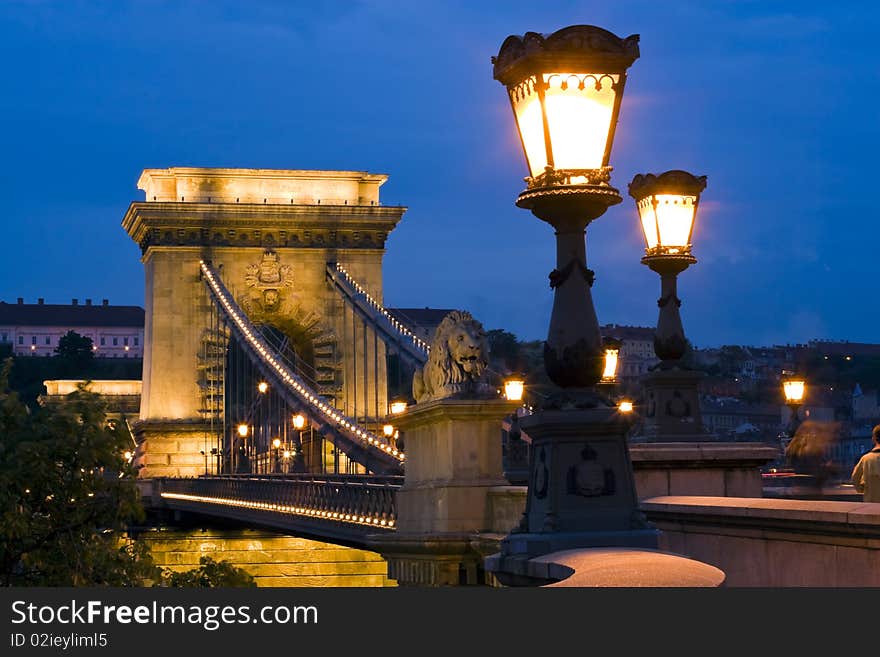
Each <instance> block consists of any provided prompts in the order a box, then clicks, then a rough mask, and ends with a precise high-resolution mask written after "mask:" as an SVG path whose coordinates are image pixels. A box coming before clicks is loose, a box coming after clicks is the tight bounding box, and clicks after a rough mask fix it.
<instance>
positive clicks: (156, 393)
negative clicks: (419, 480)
mask: <svg viewBox="0 0 880 657" xmlns="http://www.w3.org/2000/svg"><path fill="white" fill-rule="evenodd" d="M386 179H387V176H385V175H381V174H370V173H366V172H361V171H296V170H270V169H211V168H189V167H173V168H169V169H145V170H144V172H143V173H142V174H141V177H140V179H139V180H138V188H139V189H141V190H143V191H144V192H145V194H146V199H145V201H143V202H134V203H132V204H131V205H130V206H129V208H128V211H127V212H126V214H125V218H124V219H123V221H122V226H123V228H124V229H125V230H126V231H127V232H128V234H129V235H130V236H131V238H132V239H133V240H134V241H135V242H137V244H138V245H139V246H140V248H141V253H142V262H143V263H144V274H145V311H146V317H145V322H146V326H145V331H144V342H145V345H144V369H143V392H142V398H141V408H140V417H139V420H138V421H137V422H136V423H135V424H134V426H133V429H134V433H135V438H136V440H137V441H138V451H137V458H138V460H139V464H140V465H142V466H143V468H142V470H141V476H147V477H151V476H176V477H180V476H197V475H199V474H202V473H204V472H205V470H206V469H208V463H209V460H208V459H206V457H205V454H204V453H207V452H208V450H209V449H210V447H211V446H213V445H214V444H215V442H214V441H215V438H216V432H217V431H218V430H223V429H218V427H222V426H224V420H223V418H222V417H218V413H219V414H221V415H222V409H223V404H222V395H223V384H224V382H223V380H222V376H220V375H219V374H218V371H219V370H221V369H222V367H223V365H222V359H223V357H224V356H223V354H224V352H225V347H224V340H225V334H224V332H223V331H222V327H219V328H220V330H218V327H212V319H211V301H210V299H209V295H208V293H207V290H206V288H205V284H204V282H203V281H202V280H201V278H200V268H199V261H200V260H205V261H209V262H211V263H212V265H213V267H214V268H216V270H217V271H218V272H219V273H220V275H221V277H222V279H223V281H224V283H225V284H226V286H227V287H228V288H229V289H230V291H231V292H232V293H233V294H234V296H235V299H236V301H237V303H238V305H239V307H241V308H242V309H243V310H244V311H245V312H246V313H247V314H248V317H249V318H250V319H251V320H252V321H254V322H255V323H258V324H264V325H269V326H272V327H273V328H274V329H277V330H279V331H281V332H282V333H284V334H285V335H286V336H287V337H289V338H290V339H291V341H292V343H293V344H294V345H295V346H297V342H298V343H299V344H298V347H299V351H301V352H302V353H304V354H307V357H308V359H309V360H310V361H311V362H310V363H308V365H309V367H310V369H311V370H312V371H313V372H314V379H315V382H316V384H317V386H318V391H319V392H320V393H321V394H322V395H324V396H325V398H327V399H329V400H330V401H331V402H332V403H333V404H334V405H335V406H336V407H337V408H338V409H339V410H340V411H343V412H345V413H348V414H350V415H353V416H355V417H360V418H362V419H363V421H364V422H367V423H369V422H376V423H378V422H379V421H380V419H381V417H382V416H384V415H385V414H386V413H387V373H386V359H385V345H384V343H383V342H382V341H381V340H376V339H373V338H372V337H371V338H370V339H366V336H365V335H363V336H362V333H363V332H365V331H366V330H367V328H366V326H365V325H362V324H359V320H358V319H357V318H356V317H355V315H354V314H353V311H351V310H350V309H349V308H347V307H346V305H345V303H344V302H343V300H342V299H341V298H340V296H339V294H338V293H337V292H336V291H335V290H334V289H333V287H332V286H331V285H329V284H328V282H327V273H326V269H327V263H328V262H339V263H344V264H345V267H346V270H347V271H348V272H349V273H350V274H351V275H352V276H353V277H354V278H356V279H357V280H358V281H359V282H360V284H361V285H362V286H363V287H364V288H365V290H367V291H368V292H369V294H370V295H371V296H372V297H373V298H375V299H378V300H381V299H382V257H383V255H384V253H385V242H386V239H387V237H388V234H389V233H390V232H391V231H392V230H393V229H394V228H395V226H396V225H397V223H398V222H399V221H400V219H401V217H402V216H403V214H404V212H405V211H406V208H404V207H399V206H393V207H386V206H382V205H380V204H379V187H380V186H381V185H382V183H384V182H385V180H386ZM366 380H369V381H370V382H371V383H370V385H369V386H365V385H364V381H366ZM227 385H228V382H227ZM218 397H219V398H220V400H221V402H219V403H218V402H217V398H218ZM212 400H213V401H212ZM209 416H210V417H209ZM234 421H235V418H227V419H226V422H225V427H226V430H228V428H229V423H230V422H234ZM203 452H204V453H203Z"/></svg>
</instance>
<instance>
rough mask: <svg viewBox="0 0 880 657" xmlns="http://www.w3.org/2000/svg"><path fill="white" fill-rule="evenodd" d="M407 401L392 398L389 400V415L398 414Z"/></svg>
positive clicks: (401, 411) (402, 410) (403, 408)
mask: <svg viewBox="0 0 880 657" xmlns="http://www.w3.org/2000/svg"><path fill="white" fill-rule="evenodd" d="M406 407H407V402H406V400H405V399H400V398H397V399H393V400H391V405H390V406H389V409H390V411H391V415H400V414H401V413H403V412H404V411H405V410H406Z"/></svg>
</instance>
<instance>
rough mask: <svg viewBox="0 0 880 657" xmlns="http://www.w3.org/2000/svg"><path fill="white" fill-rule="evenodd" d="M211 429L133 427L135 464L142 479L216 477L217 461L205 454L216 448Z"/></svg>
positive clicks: (163, 424) (200, 425) (165, 424)
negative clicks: (204, 452) (206, 456)
mask: <svg viewBox="0 0 880 657" xmlns="http://www.w3.org/2000/svg"><path fill="white" fill-rule="evenodd" d="M210 429H211V427H210V425H209V424H207V423H204V422H197V421H195V422H185V421H178V422H174V421H156V420H153V421H150V420H140V421H138V422H135V424H134V425H133V426H132V430H133V432H134V438H135V441H136V442H137V448H136V450H135V460H134V464H135V466H136V467H139V468H140V469H139V471H138V476H139V477H198V476H200V475H203V474H205V470H206V468H207V470H208V473H209V474H214V470H215V468H216V463H217V461H216V457H214V456H210V455H209V456H208V460H207V462H206V461H205V456H204V455H203V454H201V453H200V452H202V451H208V452H209V453H210V449H211V448H212V447H214V445H215V442H214V441H215V436H214V434H212V433H211V432H210Z"/></svg>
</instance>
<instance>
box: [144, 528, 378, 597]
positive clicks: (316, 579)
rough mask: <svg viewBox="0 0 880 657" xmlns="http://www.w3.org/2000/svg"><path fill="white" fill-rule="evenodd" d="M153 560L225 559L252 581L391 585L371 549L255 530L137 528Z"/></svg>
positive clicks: (173, 563)
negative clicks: (240, 569)
mask: <svg viewBox="0 0 880 657" xmlns="http://www.w3.org/2000/svg"><path fill="white" fill-rule="evenodd" d="M139 538H141V539H143V540H144V541H145V542H146V543H147V544H148V545H149V546H150V549H151V551H152V554H153V558H154V560H155V562H156V564H157V565H159V566H162V567H167V568H171V569H172V570H177V571H182V570H189V569H191V568H195V567H197V566H198V565H199V558H200V557H202V556H209V557H211V558H212V559H214V560H215V561H221V560H227V561H229V562H231V563H232V564H233V565H235V566H238V567H239V568H243V569H244V570H246V571H247V572H248V573H250V574H251V575H253V576H254V578H255V579H256V582H257V586H287V587H290V586H301V587H311V586H320V587H334V586H335V587H346V586H356V587H376V586H395V583H394V581H393V580H390V579H388V576H387V564H386V563H385V561H384V560H383V559H382V557H380V556H379V555H378V554H376V553H375V552H370V551H368V550H359V549H355V548H350V547H344V546H341V545H335V544H333V543H324V542H321V541H313V540H309V539H306V538H298V537H294V536H286V535H284V534H278V533H273V532H267V531H261V530H218V529H207V530H171V531H149V532H145V533H143V534H141V535H140V536H139Z"/></svg>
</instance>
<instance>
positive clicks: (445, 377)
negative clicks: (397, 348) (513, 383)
mask: <svg viewBox="0 0 880 657" xmlns="http://www.w3.org/2000/svg"><path fill="white" fill-rule="evenodd" d="M488 366H489V345H488V344H487V342H486V332H485V331H484V330H483V325H482V324H480V322H478V321H477V320H475V319H474V318H473V317H472V316H471V314H470V313H468V312H464V311H461V310H454V311H452V312H451V313H449V314H448V315H446V317H444V318H443V321H442V322H440V326H438V327H437V330H436V331H435V333H434V340H433V342H432V343H431V351H430V355H429V356H428V362H427V363H425V366H424V367H423V368H421V369H419V370H416V373H415V375H414V376H413V397H414V398H415V400H416V402H427V401H434V400H436V399H446V398H450V397H455V398H458V399H479V398H481V397H487V396H489V394H490V393H491V392H492V390H491V388H490V386H488V385H487V384H486V383H485V381H484V380H483V379H484V375H485V372H486V368H487V367H488Z"/></svg>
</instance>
